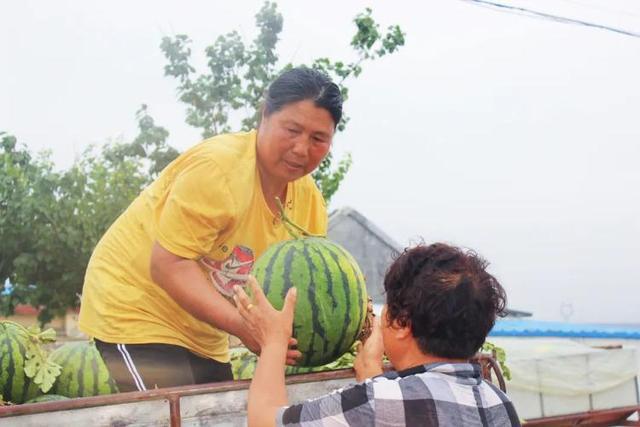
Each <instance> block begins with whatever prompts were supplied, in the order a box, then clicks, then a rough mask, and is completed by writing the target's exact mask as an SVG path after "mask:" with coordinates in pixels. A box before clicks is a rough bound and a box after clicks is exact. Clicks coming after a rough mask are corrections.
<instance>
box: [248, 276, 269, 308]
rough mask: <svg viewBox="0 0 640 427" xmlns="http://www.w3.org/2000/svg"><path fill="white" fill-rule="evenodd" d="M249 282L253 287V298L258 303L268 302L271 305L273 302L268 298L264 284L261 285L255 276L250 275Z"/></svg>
mask: <svg viewBox="0 0 640 427" xmlns="http://www.w3.org/2000/svg"><path fill="white" fill-rule="evenodd" d="M247 283H249V287H250V288H251V293H252V294H253V299H254V301H255V302H256V304H264V303H265V302H266V303H267V304H269V305H271V303H270V302H269V301H268V300H267V297H266V296H265V295H264V291H263V290H262V286H260V284H259V283H258V281H257V280H256V278H255V277H253V276H251V275H250V276H249V278H248V279H247Z"/></svg>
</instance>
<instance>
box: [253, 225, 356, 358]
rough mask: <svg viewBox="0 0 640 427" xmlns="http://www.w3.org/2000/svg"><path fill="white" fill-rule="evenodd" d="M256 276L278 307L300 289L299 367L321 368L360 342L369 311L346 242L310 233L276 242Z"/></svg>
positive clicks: (295, 328)
mask: <svg viewBox="0 0 640 427" xmlns="http://www.w3.org/2000/svg"><path fill="white" fill-rule="evenodd" d="M252 274H253V275H254V276H255V277H256V279H257V280H258V283H260V284H261V285H262V286H263V289H264V293H265V295H266V296H267V298H268V299H269V301H270V302H271V304H272V305H273V306H274V307H275V308H276V309H278V310H280V309H282V306H283V305H284V297H285V295H286V294H287V291H288V290H289V288H291V287H292V286H295V287H296V288H297V290H298V298H297V303H296V311H295V318H294V322H293V335H294V337H296V339H297V340H298V349H299V350H300V352H301V353H302V357H301V358H300V359H299V360H298V365H299V366H307V367H312V366H321V365H325V364H327V363H330V362H332V361H334V360H336V359H337V358H338V357H340V356H341V355H342V354H344V353H345V352H346V351H347V350H349V348H350V347H351V346H352V345H353V343H354V342H355V341H356V339H357V337H358V335H359V333H360V331H361V329H362V327H363V325H364V322H365V318H366V314H367V291H366V286H365V280H364V275H363V274H362V271H361V270H360V267H359V266H358V264H357V263H356V261H355V260H354V258H353V257H352V256H351V254H349V252H347V251H346V250H345V249H344V248H343V247H342V246H340V245H338V244H336V243H333V242H331V241H330V240H328V239H326V238H320V237H307V238H301V239H294V240H288V241H284V242H281V243H278V244H275V245H273V246H271V247H270V248H269V249H267V251H266V252H265V253H264V254H263V255H262V256H261V257H260V258H259V259H258V260H257V261H256V263H255V265H254V267H253V270H252Z"/></svg>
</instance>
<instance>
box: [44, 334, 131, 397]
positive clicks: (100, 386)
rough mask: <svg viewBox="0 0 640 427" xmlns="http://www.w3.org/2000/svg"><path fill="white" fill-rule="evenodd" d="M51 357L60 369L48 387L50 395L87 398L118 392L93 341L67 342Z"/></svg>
mask: <svg viewBox="0 0 640 427" xmlns="http://www.w3.org/2000/svg"><path fill="white" fill-rule="evenodd" d="M51 357H52V358H53V361H54V362H56V363H57V364H59V365H60V366H62V372H61V373H60V376H59V377H58V378H57V379H56V382H55V384H54V385H53V388H52V389H51V393H52V394H59V395H62V396H67V397H86V396H97V395H100V394H111V393H117V392H118V388H117V387H116V383H115V381H114V380H113V378H111V375H110V374H109V370H108V369H107V366H106V365H105V363H104V361H103V360H102V357H101V356H100V353H99V352H98V349H97V348H96V346H95V344H94V343H93V342H87V341H82V342H73V343H67V344H65V345H63V346H62V347H60V348H58V349H56V350H55V351H54V352H53V353H52V354H51Z"/></svg>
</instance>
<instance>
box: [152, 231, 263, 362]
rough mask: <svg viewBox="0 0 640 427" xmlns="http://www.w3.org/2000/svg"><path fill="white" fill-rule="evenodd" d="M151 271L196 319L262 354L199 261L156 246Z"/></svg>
mask: <svg viewBox="0 0 640 427" xmlns="http://www.w3.org/2000/svg"><path fill="white" fill-rule="evenodd" d="M150 268H151V278H152V279H153V281H154V282H155V283H157V284H158V285H159V286H160V287H161V288H162V289H164V290H165V292H167V293H168V294H169V296H171V298H173V299H174V300H175V301H176V302H177V303H178V304H179V305H180V307H182V308H183V309H185V310H186V311H187V312H189V313H190V314H191V315H192V316H194V317H195V318H197V319H199V320H202V321H203V322H206V323H208V324H210V325H213V326H215V327H216V328H219V329H222V330H224V331H226V332H228V333H230V334H232V335H235V336H237V337H238V338H240V340H242V342H243V343H244V344H245V345H246V346H247V348H249V350H251V351H253V352H258V351H259V350H260V347H259V346H258V345H257V343H256V341H255V340H254V339H253V337H252V336H251V334H250V333H249V331H247V329H246V328H245V327H244V325H243V322H242V317H241V316H240V314H239V313H238V310H236V308H235V307H234V306H233V304H231V303H230V302H229V301H228V300H227V299H226V298H224V297H223V296H222V295H220V293H218V292H217V291H216V290H215V289H214V287H213V285H211V283H209V282H208V281H207V279H206V278H205V275H204V274H202V270H201V269H200V267H199V266H198V264H197V263H196V261H194V260H191V259H186V258H182V257H179V256H177V255H175V254H173V253H171V252H169V251H168V250H166V249H164V248H163V247H162V246H160V245H159V244H158V243H157V242H155V243H154V244H153V248H152V250H151V265H150Z"/></svg>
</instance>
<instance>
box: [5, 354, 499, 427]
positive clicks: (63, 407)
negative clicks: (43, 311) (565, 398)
mask: <svg viewBox="0 0 640 427" xmlns="http://www.w3.org/2000/svg"><path fill="white" fill-rule="evenodd" d="M472 361H473V362H475V363H479V364H480V365H481V367H482V372H483V375H484V376H485V378H486V379H488V380H491V371H492V370H493V372H494V374H495V376H496V378H497V379H498V382H499V385H500V388H501V389H503V390H504V379H503V377H502V373H501V372H500V368H499V367H498V365H497V363H496V361H495V360H494V359H493V358H492V357H491V355H488V354H478V355H476V356H475V357H474V359H473V360H472ZM391 369H392V367H391V366H390V365H385V370H391ZM353 377H354V372H353V369H351V368H347V369H340V370H335V371H325V372H314V373H309V374H300V375H291V376H288V377H287V378H286V383H287V384H288V385H293V384H301V383H311V382H320V381H328V380H342V379H350V378H353ZM250 383H251V381H250V380H240V381H226V382H219V383H209V384H200V385H190V386H180V387H171V388H161V389H154V390H147V391H135V392H128V393H117V394H110V395H104V396H94V397H84V398H76V399H69V400H59V401H52V402H40V403H30V404H23V405H10V406H0V424H2V422H1V419H2V418H4V417H11V416H19V415H31V414H41V413H46V412H55V411H67V410H73V409H85V408H94V407H100V406H107V405H117V404H124V403H136V402H144V401H154V400H156V401H157V400H167V401H168V403H169V417H170V422H171V427H178V426H180V424H181V415H180V399H181V398H182V397H187V396H194V395H201V394H209V393H220V392H227V391H234V390H246V389H248V388H249V385H250Z"/></svg>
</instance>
